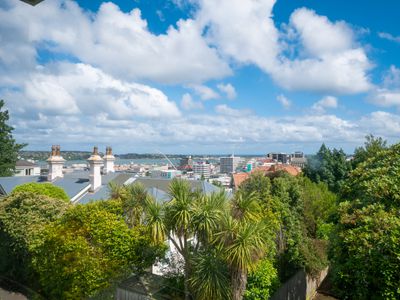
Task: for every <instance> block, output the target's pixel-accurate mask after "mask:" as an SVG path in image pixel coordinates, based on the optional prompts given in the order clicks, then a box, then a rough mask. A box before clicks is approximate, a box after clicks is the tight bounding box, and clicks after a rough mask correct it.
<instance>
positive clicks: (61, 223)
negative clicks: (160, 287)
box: [0, 191, 165, 299]
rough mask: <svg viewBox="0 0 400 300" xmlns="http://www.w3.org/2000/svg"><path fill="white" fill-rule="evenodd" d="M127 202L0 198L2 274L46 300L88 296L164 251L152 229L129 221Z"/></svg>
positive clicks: (30, 196)
mask: <svg viewBox="0 0 400 300" xmlns="http://www.w3.org/2000/svg"><path fill="white" fill-rule="evenodd" d="M125 220H128V219H127V217H126V216H125V215H124V209H123V205H122V202H121V201H119V200H110V201H99V202H96V203H91V204H87V205H78V206H72V205H69V204H67V203H66V202H65V201H64V200H62V199H57V198H50V197H48V196H45V195H40V194H37V193H33V192H26V191H25V192H18V191H15V192H13V193H12V194H11V195H10V196H8V197H6V198H4V199H3V200H2V201H1V202H0V255H1V257H2V259H1V260H0V273H1V274H2V275H4V276H6V277H8V278H10V279H13V280H15V281H17V282H20V283H23V284H25V285H27V286H29V287H31V288H33V289H35V290H36V291H38V292H39V294H41V295H43V296H44V297H45V298H46V299H83V298H87V297H91V296H94V295H95V294H97V293H98V292H99V291H101V290H102V289H104V288H107V287H108V286H110V285H112V284H113V283H114V282H115V281H116V280H118V279H121V278H123V277H124V276H127V275H129V274H131V273H132V272H135V273H140V272H141V271H142V270H144V269H145V268H148V267H149V266H151V265H152V264H153V263H154V261H155V259H156V257H162V256H163V255H164V251H165V246H164V245H163V244H158V243H153V241H152V239H151V236H150V232H149V229H148V227H146V226H144V225H141V224H137V225H136V226H135V227H134V228H130V227H129V226H128V224H127V223H126V222H125Z"/></svg>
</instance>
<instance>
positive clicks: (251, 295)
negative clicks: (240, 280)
mask: <svg viewBox="0 0 400 300" xmlns="http://www.w3.org/2000/svg"><path fill="white" fill-rule="evenodd" d="M278 287H279V279H278V272H277V270H276V269H275V267H274V266H273V264H272V262H271V261H270V260H268V259H264V260H263V261H261V262H260V264H259V265H258V266H257V268H256V270H255V271H254V272H251V273H250V274H249V277H248V280H247V288H246V292H245V294H244V299H246V300H262V299H269V298H270V297H271V296H272V294H273V293H274V292H275V291H276V290H277V288H278Z"/></svg>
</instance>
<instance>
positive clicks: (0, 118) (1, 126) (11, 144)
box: [0, 100, 26, 177]
mask: <svg viewBox="0 0 400 300" xmlns="http://www.w3.org/2000/svg"><path fill="white" fill-rule="evenodd" d="M3 106H4V100H0V177H3V176H12V175H13V174H14V172H15V164H16V162H17V160H18V152H19V151H20V150H21V149H22V148H23V147H25V146H26V144H17V143H16V142H15V139H14V138H13V136H12V131H13V130H14V128H13V127H11V126H9V125H8V124H7V122H8V120H9V118H10V116H9V114H8V110H5V111H1V110H2V108H3Z"/></svg>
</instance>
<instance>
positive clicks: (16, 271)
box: [0, 192, 68, 283]
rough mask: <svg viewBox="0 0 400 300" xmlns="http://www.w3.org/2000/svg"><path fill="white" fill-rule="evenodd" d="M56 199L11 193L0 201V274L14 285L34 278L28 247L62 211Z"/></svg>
mask: <svg viewBox="0 0 400 300" xmlns="http://www.w3.org/2000/svg"><path fill="white" fill-rule="evenodd" d="M67 207H68V205H67V204H66V203H65V202H64V201H62V200H59V199H53V198H49V197H47V196H42V195H38V194H36V193H32V192H14V193H12V194H11V195H10V196H8V197H6V198H4V199H3V200H2V201H0V253H1V254H0V257H1V259H0V274H3V275H5V276H7V277H10V278H12V279H14V280H16V281H18V282H21V283H27V282H28V281H29V280H30V279H32V278H34V277H35V275H34V274H33V271H32V268H31V257H32V248H33V247H34V246H35V245H36V244H37V243H40V233H41V231H42V230H43V229H44V227H45V226H46V225H47V224H50V223H51V222H52V221H54V220H56V219H57V218H58V217H59V216H60V215H61V214H62V213H64V212H65V210H66V209H67Z"/></svg>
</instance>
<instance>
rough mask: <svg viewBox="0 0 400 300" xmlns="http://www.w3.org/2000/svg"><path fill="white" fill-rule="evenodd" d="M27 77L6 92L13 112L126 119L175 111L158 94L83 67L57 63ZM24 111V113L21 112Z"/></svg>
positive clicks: (173, 113)
mask: <svg viewBox="0 0 400 300" xmlns="http://www.w3.org/2000/svg"><path fill="white" fill-rule="evenodd" d="M50 70H51V72H49V70H48V71H47V72H45V71H43V72H37V73H32V74H31V75H30V78H29V80H27V81H26V82H25V83H23V85H22V86H21V87H20V89H19V91H17V92H15V93H13V92H10V94H9V95H8V97H7V98H8V99H10V100H11V101H10V103H9V105H10V106H12V107H14V108H15V110H16V111H17V113H19V114H24V113H25V114H26V113H29V112H30V113H34V112H40V113H42V114H43V113H46V114H54V115H68V114H69V115H79V116H88V115H93V116H95V115H98V114H101V113H104V114H106V115H107V116H108V118H110V119H125V120H129V119H132V118H136V117H146V118H154V117H158V118H162V117H177V116H179V115H180V111H179V109H178V108H177V107H176V105H175V103H174V102H171V101H169V100H168V98H167V96H166V95H165V94H163V93H162V92H161V91H159V90H157V89H154V88H151V87H149V86H146V85H142V84H137V83H127V82H124V81H120V80H118V79H115V78H113V77H111V76H110V75H108V74H106V73H104V72H103V71H101V70H99V69H97V68H94V67H92V66H90V65H87V64H82V63H78V64H71V63H64V64H58V65H55V66H53V68H50ZM21 109H24V110H25V111H23V110H21Z"/></svg>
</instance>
